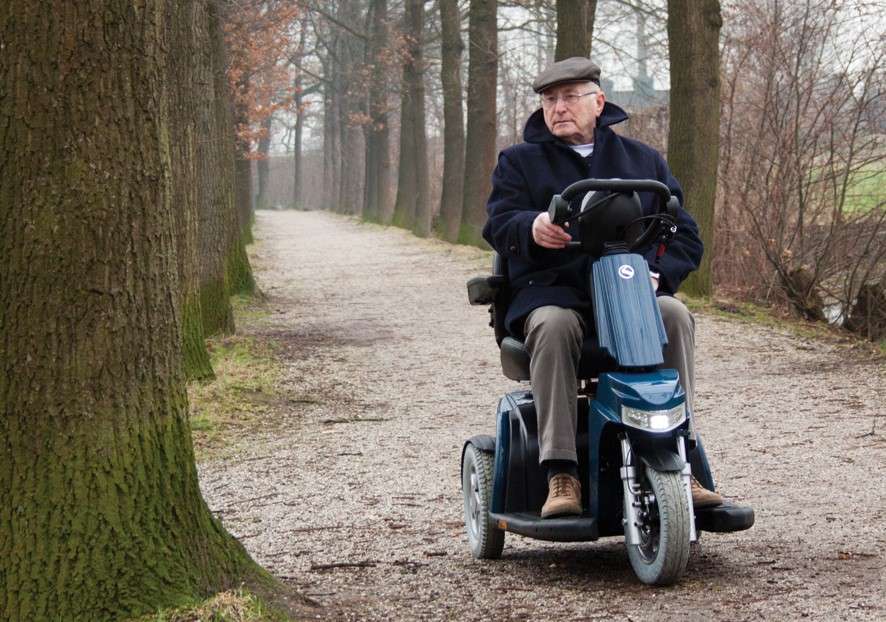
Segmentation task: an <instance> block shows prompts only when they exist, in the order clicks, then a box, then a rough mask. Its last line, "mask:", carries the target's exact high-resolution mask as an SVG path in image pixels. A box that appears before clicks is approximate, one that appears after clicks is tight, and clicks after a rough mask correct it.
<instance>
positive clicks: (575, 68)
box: [532, 56, 600, 93]
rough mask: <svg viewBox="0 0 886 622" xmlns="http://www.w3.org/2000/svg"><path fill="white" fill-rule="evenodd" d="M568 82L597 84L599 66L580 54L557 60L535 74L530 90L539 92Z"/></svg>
mask: <svg viewBox="0 0 886 622" xmlns="http://www.w3.org/2000/svg"><path fill="white" fill-rule="evenodd" d="M568 82H594V83H596V84H598V85H599V84H600V67H599V66H597V64H596V63H592V62H591V61H590V59H587V58H583V57H581V56H573V57H572V58H566V59H564V60H561V61H557V62H556V63H554V64H553V65H550V66H549V67H547V68H546V69H544V70H543V71H542V72H541V73H540V74H538V76H536V78H535V81H534V82H533V83H532V90H534V91H535V92H536V93H541V92H542V91H544V90H545V89H547V88H550V87H552V86H555V85H557V84H566V83H568Z"/></svg>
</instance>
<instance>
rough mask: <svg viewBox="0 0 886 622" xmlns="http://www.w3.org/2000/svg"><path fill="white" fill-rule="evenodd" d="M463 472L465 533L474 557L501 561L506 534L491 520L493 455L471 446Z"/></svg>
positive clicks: (467, 451) (464, 462) (467, 450)
mask: <svg viewBox="0 0 886 622" xmlns="http://www.w3.org/2000/svg"><path fill="white" fill-rule="evenodd" d="M461 472H462V482H461V488H462V492H463V494H464V500H465V531H467V534H468V544H469V545H470V547H471V553H473V554H474V557H476V558H477V559H498V558H499V557H501V551H502V549H503V548H504V545H505V532H504V531H503V530H501V529H499V528H498V527H496V526H495V525H494V524H493V522H492V519H491V518H490V516H489V511H490V508H491V507H492V472H493V456H492V454H489V453H487V452H485V451H480V450H479V449H477V448H476V447H475V446H474V445H468V446H467V448H465V456H464V461H463V462H462V469H461Z"/></svg>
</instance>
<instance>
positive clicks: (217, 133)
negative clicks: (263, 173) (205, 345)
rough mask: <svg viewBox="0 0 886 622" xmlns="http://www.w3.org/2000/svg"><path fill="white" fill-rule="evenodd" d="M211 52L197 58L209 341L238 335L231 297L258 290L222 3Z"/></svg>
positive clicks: (215, 8) (203, 287)
mask: <svg viewBox="0 0 886 622" xmlns="http://www.w3.org/2000/svg"><path fill="white" fill-rule="evenodd" d="M206 4H207V6H208V10H207V12H206V37H207V39H208V40H207V44H206V48H207V49H206V51H205V52H204V53H203V54H201V55H200V56H198V57H197V60H198V61H199V63H198V67H199V71H200V72H201V74H200V75H201V77H199V78H198V80H197V81H196V82H197V84H198V85H205V86H204V88H205V93H204V94H203V97H202V100H203V102H204V105H202V106H201V107H200V109H199V124H200V128H201V130H200V135H201V136H205V137H208V138H206V139H205V140H200V141H198V145H197V150H198V157H197V162H198V165H197V166H198V185H197V205H198V211H199V214H200V223H199V230H198V237H199V239H200V244H199V246H200V263H201V270H200V307H201V311H202V313H203V327H204V330H205V331H206V334H207V335H214V334H217V333H230V332H233V331H234V316H233V312H232V310H231V303H230V296H231V294H233V293H239V292H244V293H248V292H251V291H252V290H253V289H254V286H255V283H254V281H253V279H252V270H251V268H250V265H249V259H248V257H247V256H246V251H245V249H244V247H243V240H242V238H241V231H240V224H239V219H238V216H237V210H236V207H235V206H236V202H235V190H234V188H235V181H234V180H235V165H234V158H235V155H234V154H235V146H234V122H233V116H232V108H231V105H230V91H229V84H228V79H227V76H226V75H225V44H224V36H223V33H222V25H221V15H220V13H219V5H218V2H217V1H216V0H210V1H209V2H207V3H206Z"/></svg>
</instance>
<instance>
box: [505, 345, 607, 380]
mask: <svg viewBox="0 0 886 622" xmlns="http://www.w3.org/2000/svg"><path fill="white" fill-rule="evenodd" d="M500 353H501V369H502V371H503V372H504V374H505V376H506V377H507V378H509V379H511V380H516V381H518V382H519V381H523V380H529V352H528V351H527V350H526V346H525V344H524V343H523V342H522V341H520V340H519V339H515V338H514V337H505V338H504V339H502V341H501V346H500ZM612 369H615V361H613V360H612V357H610V356H609V354H608V353H607V352H606V351H605V350H602V349H601V348H600V346H599V344H598V343H597V339H596V338H595V337H593V336H591V337H586V338H585V340H584V343H583V344H582V349H581V359H579V362H578V378H580V379H582V380H584V379H586V378H595V377H596V376H599V375H600V374H601V373H603V372H605V371H610V370H612Z"/></svg>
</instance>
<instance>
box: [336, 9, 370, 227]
mask: <svg viewBox="0 0 886 622" xmlns="http://www.w3.org/2000/svg"><path fill="white" fill-rule="evenodd" d="M360 10H361V7H360V4H359V3H357V2H342V3H341V4H340V5H339V9H338V15H339V17H340V18H341V21H342V23H343V24H357V23H359V21H360ZM339 41H340V43H341V46H340V52H339V60H340V64H341V69H340V70H339V72H338V77H339V79H340V80H341V83H342V93H343V95H344V97H343V98H342V100H341V107H340V108H339V114H340V115H341V121H340V130H341V152H342V160H341V179H340V182H341V190H340V192H339V195H340V200H341V212H342V213H345V214H352V215H355V216H359V215H361V214H362V212H363V175H364V174H365V173H366V170H365V164H364V162H363V155H364V149H365V145H364V142H363V131H362V129H361V128H360V126H359V124H358V123H357V122H356V121H355V118H357V117H360V116H362V115H363V114H365V113H366V93H365V89H363V88H361V87H359V86H358V84H359V71H360V68H361V67H360V64H361V63H362V62H363V59H364V58H365V50H364V49H363V43H362V42H361V40H360V38H359V37H357V36H355V35H354V34H353V33H350V32H343V33H341V36H340V38H339Z"/></svg>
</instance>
